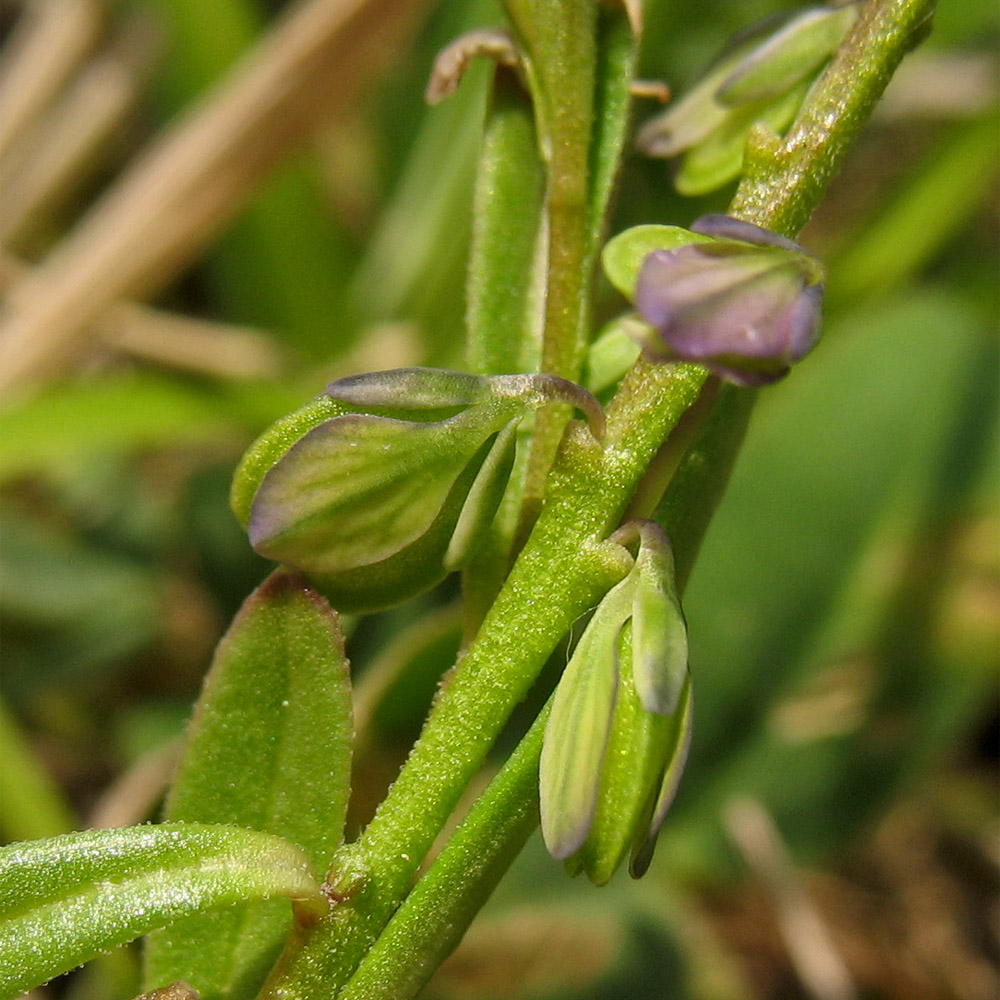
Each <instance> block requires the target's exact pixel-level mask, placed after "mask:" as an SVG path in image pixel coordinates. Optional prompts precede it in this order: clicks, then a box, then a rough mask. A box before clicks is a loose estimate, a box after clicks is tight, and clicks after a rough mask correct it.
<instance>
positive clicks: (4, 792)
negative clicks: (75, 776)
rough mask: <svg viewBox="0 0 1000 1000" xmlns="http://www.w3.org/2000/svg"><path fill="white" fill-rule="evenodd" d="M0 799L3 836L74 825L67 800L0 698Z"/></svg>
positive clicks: (48, 832) (49, 832)
mask: <svg viewBox="0 0 1000 1000" xmlns="http://www.w3.org/2000/svg"><path fill="white" fill-rule="evenodd" d="M0 802H2V803H3V809H2V810H0V836H2V837H3V838H4V839H5V840H35V839H37V838H39V837H54V836H57V835H58V834H60V833H65V832H66V831H67V830H72V829H73V827H74V826H75V825H76V823H75V821H74V819H73V815H72V812H71V810H70V807H69V805H68V803H67V802H66V801H65V800H64V799H63V797H62V795H61V794H60V792H59V789H58V788H57V787H56V784H55V782H54V781H53V780H52V778H51V777H50V776H49V774H48V773H47V772H46V770H45V769H44V767H43V766H42V762H41V761H40V760H39V759H38V758H37V757H36V755H35V754H34V753H33V752H32V748H31V746H30V744H29V742H28V739H27V737H26V736H25V734H24V733H22V732H21V731H20V727H19V726H18V724H17V721H16V720H15V719H14V717H13V715H12V714H11V713H10V711H9V710H8V708H7V706H6V705H4V704H3V703H2V702H0Z"/></svg>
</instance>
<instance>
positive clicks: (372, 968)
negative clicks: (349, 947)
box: [340, 699, 551, 1000]
mask: <svg viewBox="0 0 1000 1000" xmlns="http://www.w3.org/2000/svg"><path fill="white" fill-rule="evenodd" d="M550 708H551V699H550V701H549V703H548V704H546V706H545V708H544V709H542V711H541V712H540V713H539V715H538V717H537V718H536V719H535V721H534V723H533V724H532V726H531V729H530V730H529V731H528V733H527V735H526V736H525V737H524V738H523V739H522V740H521V742H520V743H519V744H518V746H517V749H516V750H515V751H514V753H512V754H511V756H510V757H509V758H508V760H507V761H506V763H505V764H504V766H503V767H502V768H501V770H500V772H499V773H498V774H497V775H496V777H495V778H494V779H493V780H492V781H491V782H490V784H489V786H488V787H487V789H486V791H485V792H483V794H482V795H481V796H480V797H479V798H478V799H477V800H476V803H475V805H474V806H473V807H472V809H471V810H470V811H469V814H468V816H466V818H465V819H464V820H463V821H462V823H461V825H460V826H459V828H458V829H457V830H456V831H455V833H454V834H453V835H452V837H451V839H450V840H449V841H448V843H447V844H446V845H445V847H444V848H443V849H442V851H441V853H440V854H439V855H438V857H437V858H436V859H435V860H434V864H433V865H432V866H431V867H430V869H429V870H428V872H427V874H426V875H424V876H423V877H422V878H421V879H420V881H419V882H418V883H417V884H416V886H414V888H413V891H412V892H411V893H410V894H409V895H408V896H407V897H406V900H405V902H404V903H403V905H402V906H401V907H400V908H399V909H398V910H397V911H396V913H395V914H394V915H393V917H392V919H391V920H390V921H389V924H388V926H387V927H386V929H385V930H384V931H383V933H382V934H381V935H380V936H379V938H378V940H377V941H376V942H375V944H374V945H373V946H372V948H371V950H370V951H369V952H368V953H367V954H366V955H365V957H364V959H363V960H362V962H361V964H360V965H359V966H358V969H357V971H356V972H355V973H354V975H353V976H352V977H351V979H350V981H349V982H348V984H347V986H346V987H345V989H344V991H343V993H342V994H341V995H340V1000H407V998H409V997H414V996H416V995H417V993H419V991H420V990H421V989H422V988H423V986H424V985H425V984H426V983H427V981H428V979H430V977H431V976H432V975H433V973H434V971H435V970H436V969H437V967H438V966H439V965H440V964H441V962H443V961H444V959H445V958H447V957H448V955H449V954H450V953H451V952H452V950H453V949H454V948H455V946H456V945H457V944H458V942H459V941H460V940H461V938H462V935H463V934H464V933H465V930H466V928H467V927H468V926H469V924H470V923H471V922H472V919H473V918H474V917H475V915H476V914H477V913H478V911H479V909H480V908H481V907H482V905H483V904H484V903H485V902H486V900H487V899H488V898H489V896H490V894H491V893H492V892H493V890H494V889H495V888H496V886H497V883H498V882H499V881H500V879H501V878H502V877H503V875H504V873H505V872H506V871H507V869H508V868H509V867H510V865H511V863H512V862H513V861H514V859H515V858H516V857H517V855H518V854H519V853H520V851H521V848H522V847H523V846H524V844H525V842H526V841H527V839H528V837H530V836H531V834H532V833H533V832H534V830H535V828H536V827H537V826H538V758H539V755H540V754H541V749H542V738H543V736H544V735H545V724H546V722H547V721H548V717H549V709H550Z"/></svg>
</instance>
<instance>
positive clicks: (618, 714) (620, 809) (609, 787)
mask: <svg viewBox="0 0 1000 1000" xmlns="http://www.w3.org/2000/svg"><path fill="white" fill-rule="evenodd" d="M634 633H635V623H634V621H632V622H629V623H626V625H625V627H624V628H623V629H622V632H621V635H620V637H619V642H618V658H617V659H618V675H619V682H618V698H617V700H616V702H615V706H614V712H613V715H612V720H611V729H610V733H609V735H608V739H607V749H606V752H605V755H604V761H603V765H602V769H601V773H600V791H599V793H598V796H597V806H596V809H595V811H594V818H593V822H592V823H591V826H590V830H589V832H588V834H587V838H586V840H585V841H584V843H583V844H582V845H581V847H580V849H579V850H578V851H577V853H576V854H574V855H573V856H572V857H571V858H569V859H568V860H567V863H566V868H567V871H568V872H569V873H570V874H571V875H576V874H578V873H580V872H584V873H585V874H586V875H587V877H588V878H589V879H590V881H591V882H593V883H594V884H595V885H604V884H605V883H606V882H607V881H608V880H609V879H610V878H611V876H612V875H613V874H614V873H615V871H617V869H618V867H619V866H620V865H621V863H622V861H623V860H624V859H625V857H626V855H628V853H629V851H630V849H631V848H632V846H633V843H634V842H635V840H636V838H637V836H640V837H642V838H643V839H644V838H645V835H646V833H647V829H648V827H647V824H648V816H649V812H650V804H651V803H652V802H653V801H655V799H656V796H657V792H658V789H659V785H660V780H661V777H662V775H663V770H664V760H665V759H666V760H669V759H670V757H671V754H672V750H673V731H674V729H675V728H676V727H675V725H674V720H673V719H672V718H670V717H668V716H664V715H659V714H653V713H651V712H649V711H647V710H646V709H645V707H644V706H643V704H642V702H641V700H640V698H639V696H638V694H637V692H636V689H635V685H634V683H633V681H634V673H633V649H634V643H633V636H634Z"/></svg>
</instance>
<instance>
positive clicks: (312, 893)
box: [0, 823, 324, 1000]
mask: <svg viewBox="0 0 1000 1000" xmlns="http://www.w3.org/2000/svg"><path fill="white" fill-rule="evenodd" d="M272 896H288V897H291V898H293V899H302V900H313V901H314V902H315V903H316V905H317V906H322V905H324V897H323V896H322V894H321V892H320V888H319V885H318V883H317V882H316V880H315V878H313V876H312V874H311V872H310V865H309V861H308V859H307V858H306V856H305V855H304V854H303V853H302V851H300V850H299V849H298V848H297V847H294V846H293V845H291V844H289V843H288V842H287V841H284V840H282V839H280V838H278V837H274V836H270V835H268V834H263V833H257V832H255V831H251V830H243V829H238V828H235V827H227V826H207V825H202V824H194V823H192V824H182V823H173V824H165V825H163V826H141V827H127V828H124V829H119V830H91V831H87V832H85V833H71V834H66V835H64V836H60V837H52V838H50V839H48V840H39V841H31V842H27V843H22V844H12V845H11V846H10V847H5V848H2V849H0V957H2V961H0V998H2V1000H12V998H13V997H16V996H20V995H21V994H22V993H23V992H25V991H26V990H29V989H31V988H33V987H35V986H38V985H39V984H41V983H44V982H47V981H48V980H49V979H51V978H52V977H53V976H57V975H60V974H61V973H63V972H68V971H69V970H70V969H73V968H75V967H76V966H77V965H80V964H81V963H82V962H86V961H88V960H90V959H91V958H94V957H96V956H97V955H100V954H101V953H103V952H105V951H108V950H109V949H111V948H114V947H116V946H117V945H120V944H124V943H126V942H127V941H132V940H134V939H135V938H137V937H139V936H140V935H141V934H144V933H146V932H147V931H150V930H152V929H154V928H156V927H162V926H164V925H165V924H168V923H171V922H172V921H174V920H177V919H178V918H179V917H182V916H186V915H188V914H190V913H194V912H196V911H199V910H205V909H208V908H210V907H217V906H226V905H228V904H232V903H237V902H244V901H248V900H261V899H266V898H269V897H272ZM284 911H285V912H284V917H285V920H286V922H287V919H288V908H287V906H285V907H284ZM161 985H162V984H161Z"/></svg>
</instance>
